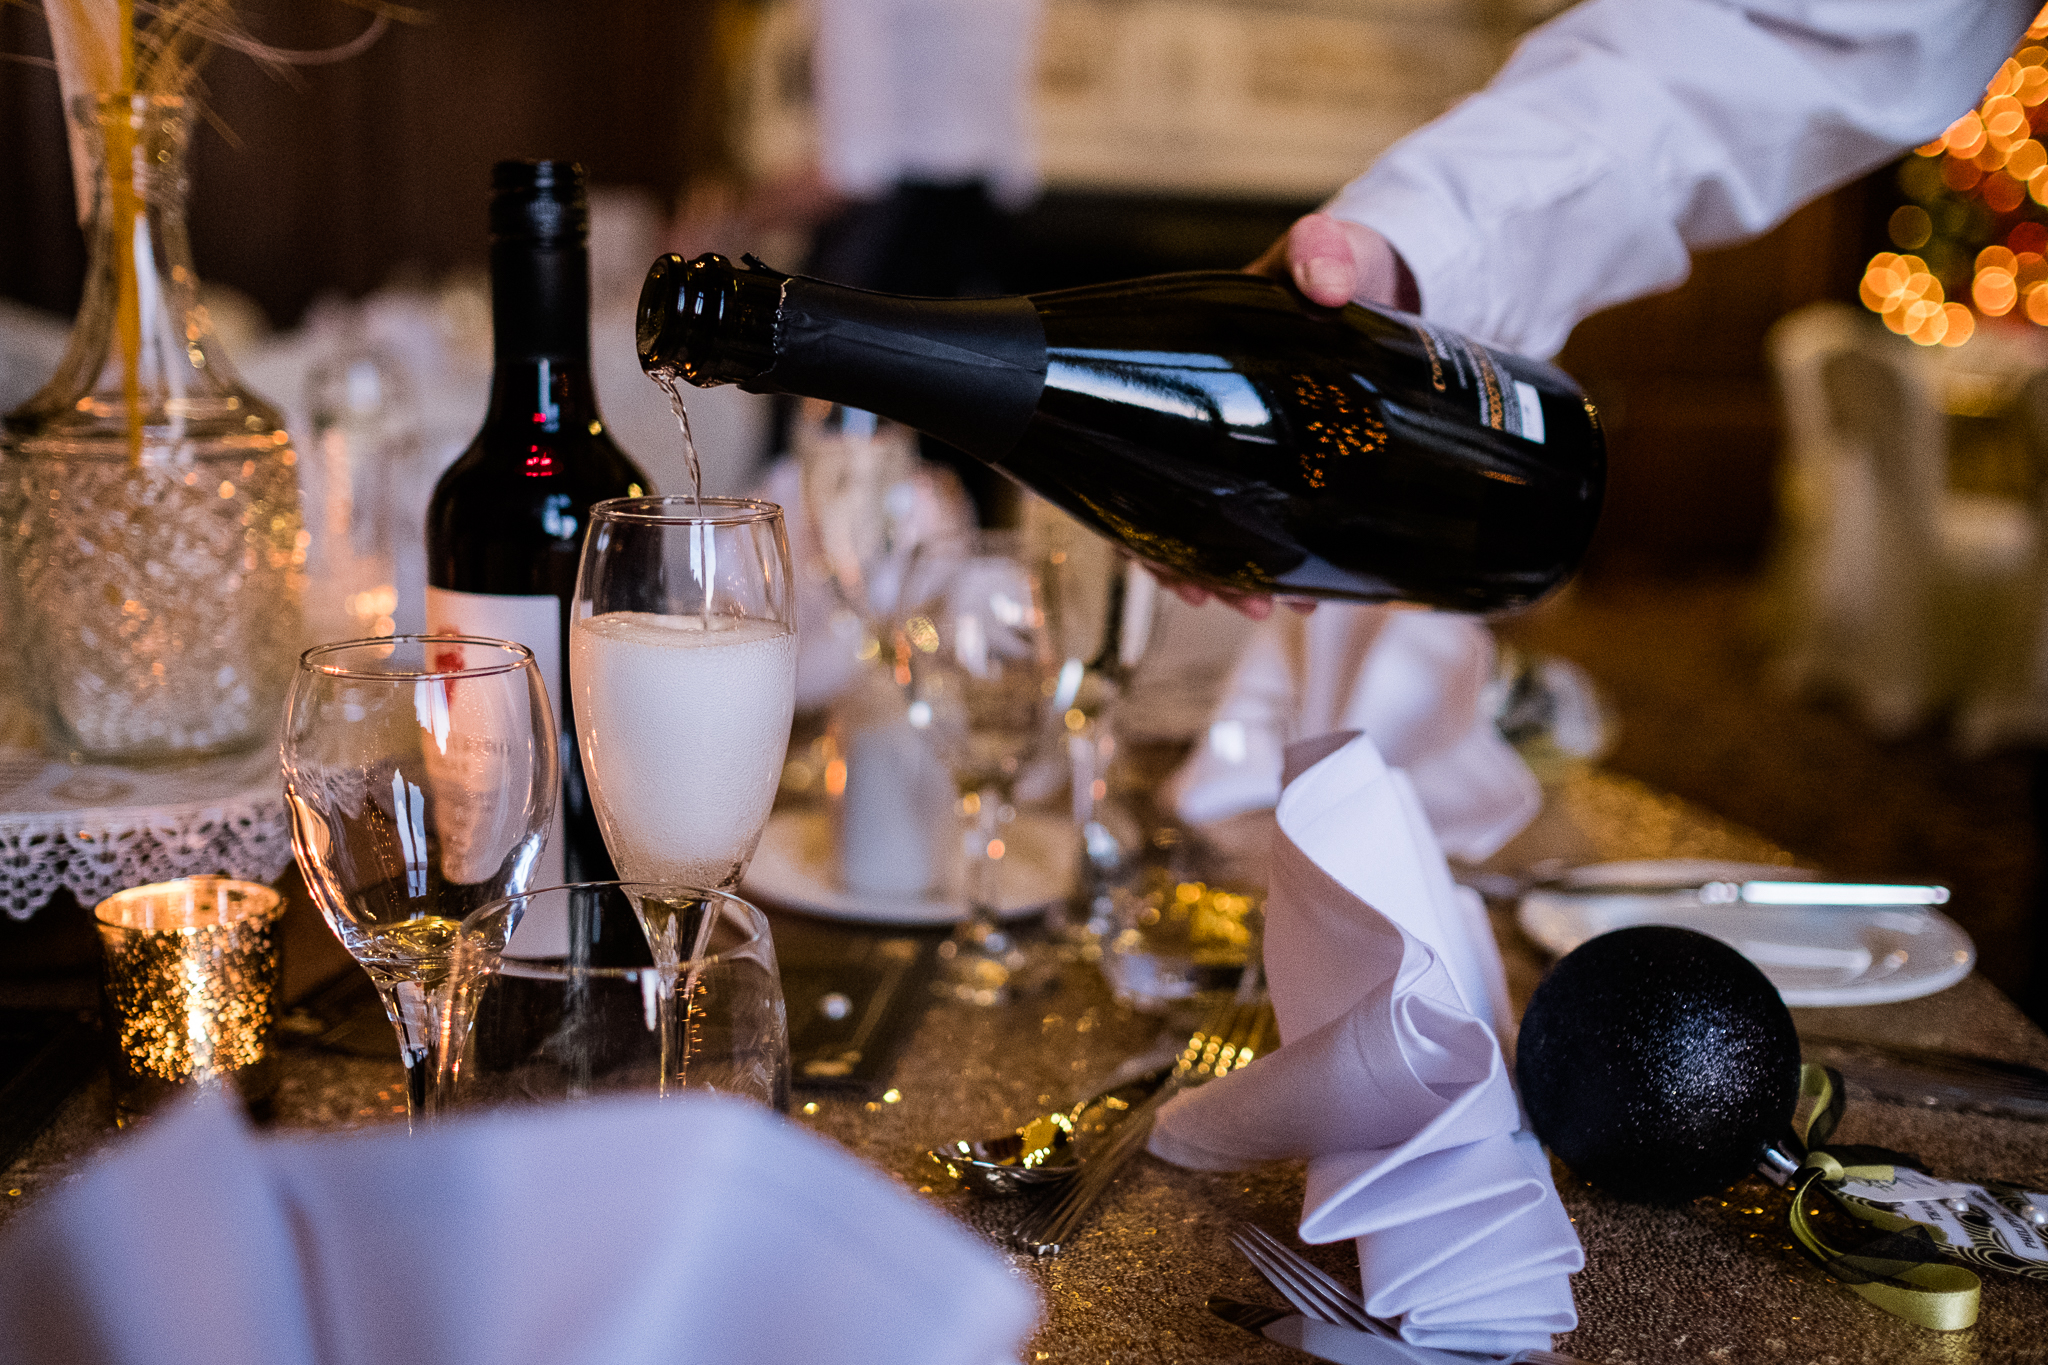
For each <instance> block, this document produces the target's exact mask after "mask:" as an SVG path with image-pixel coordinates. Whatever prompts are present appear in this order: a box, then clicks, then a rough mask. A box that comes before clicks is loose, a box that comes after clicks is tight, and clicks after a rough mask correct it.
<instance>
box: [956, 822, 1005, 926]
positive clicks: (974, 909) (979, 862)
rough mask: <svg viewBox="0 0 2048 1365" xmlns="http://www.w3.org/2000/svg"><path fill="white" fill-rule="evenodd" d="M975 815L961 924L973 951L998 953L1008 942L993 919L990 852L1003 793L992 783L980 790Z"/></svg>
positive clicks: (993, 878) (994, 868) (993, 862)
mask: <svg viewBox="0 0 2048 1365" xmlns="http://www.w3.org/2000/svg"><path fill="white" fill-rule="evenodd" d="M979 795H980V801H981V805H980V808H979V809H978V810H977V811H976V812H975V819H974V856H973V858H972V859H970V861H969V864H968V868H967V922H966V923H965V924H964V925H962V926H961V930H962V932H963V933H964V934H965V935H966V937H967V938H968V940H969V941H970V943H971V944H972V946H973V947H974V949H975V951H976V952H980V953H986V954H990V955H997V954H1000V953H1001V952H1002V951H1003V949H1004V948H1005V947H1007V946H1008V945H1007V944H1006V943H1005V942H1004V940H1003V936H1002V930H1001V929H1000V928H999V927H998V926H997V923H996V873H997V871H998V868H997V865H996V862H997V860H996V857H995V854H994V852H993V849H994V847H995V842H996V830H997V827H998V822H999V820H1000V817H1001V813H1002V808H1003V802H1002V796H1001V795H1000V794H999V793H998V792H997V791H996V790H995V789H994V788H993V787H984V788H982V790H981V792H980V794H979Z"/></svg>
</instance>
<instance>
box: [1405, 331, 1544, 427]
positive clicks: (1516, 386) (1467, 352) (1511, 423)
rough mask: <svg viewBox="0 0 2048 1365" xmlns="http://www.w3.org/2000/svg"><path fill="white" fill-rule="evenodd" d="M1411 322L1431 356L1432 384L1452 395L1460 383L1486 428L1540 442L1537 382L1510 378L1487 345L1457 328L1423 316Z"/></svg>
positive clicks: (1539, 409) (1540, 401)
mask: <svg viewBox="0 0 2048 1365" xmlns="http://www.w3.org/2000/svg"><path fill="white" fill-rule="evenodd" d="M1408 321H1409V322H1410V323H1411V324H1412V325H1413V326H1414V328H1415V335H1416V336H1418V337H1420V338H1421V339H1422V349H1423V351H1424V352H1425V353H1427V355H1428V356H1429V377H1430V383H1431V384H1432V385H1434V386H1435V388H1436V390H1437V392H1439V393H1448V392H1449V391H1450V389H1451V388H1452V387H1453V386H1456V387H1457V388H1459V389H1462V390H1464V391H1465V392H1466V393H1468V394H1470V395H1472V399H1473V401H1474V402H1475V403H1476V404H1477V405H1478V408H1479V420H1480V421H1481V422H1483V423H1485V424H1486V425H1487V426H1490V427H1492V428H1493V429H1494V430H1495V431H1505V432H1509V433H1511V434H1513V435H1516V436H1520V437H1521V438H1522V439H1523V440H1526V441H1538V442H1540V441H1542V439H1543V435H1544V432H1543V402H1542V399H1541V397H1540V396H1539V395H1538V394H1537V392H1536V386H1535V385H1533V384H1525V383H1523V382H1522V381H1520V380H1514V381H1512V382H1509V381H1508V380H1506V379H1505V378H1504V376H1503V375H1502V374H1501V371H1500V366H1498V365H1496V364H1495V363H1494V359H1493V356H1492V355H1491V354H1489V353H1488V352H1487V350H1486V348H1485V347H1483V346H1475V345H1473V344H1472V343H1471V342H1469V341H1467V340H1465V338H1463V337H1461V336H1459V335H1458V334H1457V333H1456V332H1446V331H1443V330H1442V329H1440V328H1437V327H1432V326H1430V325H1429V324H1428V323H1426V322H1423V321H1422V320H1420V319H1419V318H1410V319H1408Z"/></svg>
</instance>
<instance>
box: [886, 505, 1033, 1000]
mask: <svg viewBox="0 0 2048 1365" xmlns="http://www.w3.org/2000/svg"><path fill="white" fill-rule="evenodd" d="M1020 551H1021V546H1020V544H1019V542H1018V539H1017V537H1016V536H1015V535H1014V533H1009V532H999V531H989V532H982V533H980V534H979V535H977V536H975V537H973V538H971V539H963V540H956V541H952V542H946V543H943V544H938V545H933V546H928V547H924V548H921V549H920V551H919V553H918V555H917V557H916V560H915V562H914V563H913V565H912V567H911V571H910V580H911V581H910V595H909V596H908V597H907V599H906V600H908V601H912V602H915V603H917V605H916V606H914V607H913V608H911V609H910V611H909V613H908V614H907V615H906V616H905V617H904V619H903V622H902V624H901V626H900V627H899V628H898V629H897V631H896V641H895V644H896V659H897V663H898V669H899V675H900V676H901V678H902V680H903V681H904V682H905V683H906V684H907V686H908V689H909V698H910V700H909V704H908V716H909V720H910V724H911V725H912V726H913V727H915V728H917V729H919V730H921V731H923V732H925V733H926V734H927V735H928V736H929V737H930V739H931V742H932V746H933V749H934V750H935V751H936V752H937V753H938V754H939V756H940V758H941V759H942V760H943V761H944V762H945V764H946V766H947V768H948V769H949V770H951V772H952V774H953V781H954V784H955V785H956V786H957V787H958V789H959V791H960V804H961V809H962V812H963V814H964V815H965V816H966V817H967V820H968V822H969V831H968V835H967V844H968V848H967V867H966V881H965V887H964V893H965V899H966V902H967V918H966V919H965V921H963V922H962V924H961V925H960V927H959V928H958V929H957V930H956V931H955V932H954V934H953V936H952V938H951V939H949V940H948V941H947V942H946V943H945V944H944V945H942V946H941V949H940V955H941V958H942V959H943V961H944V964H945V967H944V973H943V980H942V982H941V989H942V990H943V991H944V992H945V993H946V994H949V995H951V996H952V997H954V998H955V999H958V1000H962V1001H965V1002H967V1003H970V1004H976V1005H994V1004H999V1003H1002V1002H1003V1001H1005V1000H1007V999H1009V998H1010V996H1011V994H1012V985H1013V981H1014V978H1015V975H1016V973H1017V970H1018V969H1019V968H1020V967H1021V966H1022V965H1023V954H1022V952H1021V951H1020V950H1019V949H1018V947H1017V945H1016V943H1015V942H1014V941H1013V940H1012V938H1011V936H1010V935H1009V934H1008V933H1007V932H1005V931H1004V930H1003V928H1002V927H1001V926H1000V925H999V924H998V923H997V921H996V912H995V900H996V884H995V883H996V866H997V864H998V863H999V862H1000V861H1001V860H1002V859H1003V857H1004V856H1005V854H1006V853H1007V851H1008V850H1007V848H1006V845H1005V841H1004V838H1003V826H1004V825H1005V824H1007V823H1008V822H1009V821H1010V820H1012V819H1014V818H1015V815H1016V811H1015V808H1014V806H1013V804H1012V802H1013V801H1014V799H1015V794H1016V786H1017V778H1018V776H1019V775H1020V774H1021V773H1022V772H1023V770H1024V768H1025V766H1026V765H1027V764H1028V763H1029V762H1030V761H1031V759H1032V758H1033V757H1034V756H1036V755H1037V754H1038V753H1039V752H1040V751H1041V749H1042V748H1043V746H1044V744H1045V741H1046V739H1047V736H1048V733H1049V721H1050V717H1051V715H1052V710H1051V699H1052V695H1053V692H1054V690H1055V664H1054V659H1053V651H1052V644H1051V640H1050V638H1049V637H1048V634H1047V631H1046V625H1045V612H1044V609H1043V607H1042V606H1041V604H1040V594H1039V588H1038V580H1037V576H1036V575H1035V574H1034V573H1033V572H1032V570H1031V568H1030V567H1029V566H1028V565H1027V564H1026V563H1025V562H1024V561H1023V560H1021V559H1020V558H1019V554H1020Z"/></svg>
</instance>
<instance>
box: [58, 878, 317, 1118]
mask: <svg viewBox="0 0 2048 1365" xmlns="http://www.w3.org/2000/svg"><path fill="white" fill-rule="evenodd" d="M283 913H284V901H283V898H282V897H280V896H279V895H278V893H277V892H275V891H273V890H271V889H270V888H269V887H267V886H263V885H261V884H259V883H256V882H244V881H236V880H234V879H232V878H229V877H184V878H180V879H179V880H177V881H170V882H156V883H153V884H151V885H148V886H137V887H131V888H130V889H128V890H126V891H119V892H116V893H115V894H113V895H111V896H109V897H107V898H106V899H105V900H103V901H101V902H100V903H99V904H98V905H97V906H95V907H94V908H93V918H94V920H96V921H97V922H98V925H99V931H100V946H101V948H102V950H103V953H104V956H105V958H106V968H107V973H106V999H107V1005H108V1009H107V1015H108V1019H107V1025H108V1029H107V1031H108V1036H109V1037H110V1038H111V1039H112V1041H113V1057H112V1072H113V1082H114V1108H115V1117H116V1119H117V1121H119V1122H120V1123H122V1124H123V1125H124V1126H125V1125H126V1124H127V1123H128V1122H129V1121H130V1120H131V1119H133V1118H135V1117H137V1116H139V1115H141V1114H144V1113H146V1112H147V1111H148V1110H149V1109H151V1108H153V1107H155V1105H156V1104H158V1103H159V1102H161V1101H162V1100H163V1098H164V1097H165V1096H166V1095H168V1094H170V1093H172V1092H174V1091H178V1090H183V1089H188V1088H191V1089H216V1088H232V1089H234V1090H235V1091H236V1092H237V1093H238V1094H240V1096H241V1097H242V1099H243V1101H244V1102H245V1103H247V1104H249V1105H251V1106H254V1107H260V1106H262V1105H263V1104H264V1103H266V1102H267V1101H268V1100H269V1099H270V1096H271V1094H272V1092H273V1091H274V1090H275V1089H276V1087H277V1073H276V1063H275V1061H274V1059H273V1057H272V1055H271V1053H272V1047H271V1036H272V1034H273V1032H274V1031H275V1029H276V1027H277V1015H278V995H279V992H280V989H281V986H282V980H283V972H282V963H281V961H280V958H279V934H278V928H277V922H278V920H279V918H280V917H281V916H282V915H283Z"/></svg>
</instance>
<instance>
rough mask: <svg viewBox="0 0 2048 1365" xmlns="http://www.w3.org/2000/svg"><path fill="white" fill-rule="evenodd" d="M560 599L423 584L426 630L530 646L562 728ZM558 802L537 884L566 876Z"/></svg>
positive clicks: (552, 883)
mask: <svg viewBox="0 0 2048 1365" xmlns="http://www.w3.org/2000/svg"><path fill="white" fill-rule="evenodd" d="M561 613H562V603H561V599H560V598H558V597H555V596H554V595H553V594H540V595H526V594H518V595H515V594H511V593H495V592H454V591H451V590H450V589H448V588H436V587H429V588H428V589H427V633H428V634H430V635H481V636H484V637H486V638H487V639H492V640H511V641H514V642H516V643H518V644H522V645H525V646H526V647H527V648H528V649H530V650H532V651H533V661H534V663H535V664H536V665H537V666H538V667H539V669H540V677H541V682H542V683H543V684H544V685H545V686H546V687H547V694H548V705H549V706H550V707H552V708H553V710H554V713H555V730H556V732H557V733H560V731H561V728H562V699H561V695H560V694H561V690H562V688H563V687H564V686H565V685H566V681H567V680H566V679H565V677H564V676H563V672H562V615H561ZM567 843H568V841H567V837H566V836H565V835H564V833H563V812H562V802H561V797H560V796H559V795H557V796H556V798H555V818H554V821H553V823H552V824H550V825H549V826H548V844H547V848H546V849H545V850H543V851H542V853H541V855H540V864H539V866H538V867H537V868H536V869H535V871H534V883H533V884H534V885H535V886H558V885H560V884H561V882H562V881H563V879H564V877H565V876H566V869H567V863H566V862H565V861H564V859H565V856H566V855H565V853H564V849H565V848H566V847H567Z"/></svg>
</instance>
